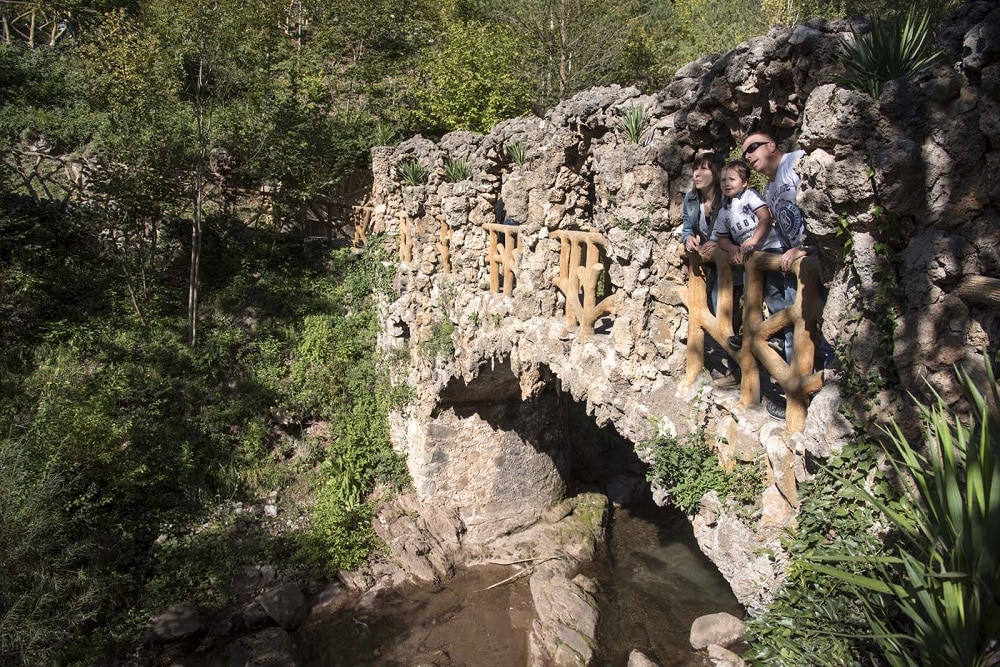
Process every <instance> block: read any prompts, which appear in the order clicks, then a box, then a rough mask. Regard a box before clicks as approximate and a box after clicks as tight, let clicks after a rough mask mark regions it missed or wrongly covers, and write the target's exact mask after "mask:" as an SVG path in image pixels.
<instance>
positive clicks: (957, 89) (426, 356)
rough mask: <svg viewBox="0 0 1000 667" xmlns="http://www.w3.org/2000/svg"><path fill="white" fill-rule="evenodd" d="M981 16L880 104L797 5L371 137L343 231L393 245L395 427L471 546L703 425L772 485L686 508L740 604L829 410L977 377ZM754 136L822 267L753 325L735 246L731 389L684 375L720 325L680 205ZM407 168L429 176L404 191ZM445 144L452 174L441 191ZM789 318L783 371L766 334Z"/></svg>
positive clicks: (991, 325) (997, 129)
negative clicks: (382, 142)
mask: <svg viewBox="0 0 1000 667" xmlns="http://www.w3.org/2000/svg"><path fill="white" fill-rule="evenodd" d="M996 4H997V3H996V2H982V3H978V4H973V5H971V6H970V7H971V9H968V11H967V12H966V13H964V14H962V15H959V16H956V17H955V18H954V19H953V20H952V22H951V23H950V24H948V25H947V26H946V27H945V29H944V31H943V37H942V47H943V48H944V49H945V51H946V54H947V55H946V57H945V61H946V62H947V65H942V66H940V67H939V68H938V69H937V70H934V71H933V72H932V73H931V74H929V75H927V76H925V77H924V78H923V79H922V80H920V81H918V82H915V83H912V82H903V81H898V82H891V83H890V84H889V85H887V86H886V89H885V92H884V93H883V95H882V96H881V97H880V98H879V99H878V100H873V99H871V98H870V97H868V96H867V95H865V94H863V93H859V92H855V91H850V90H847V89H844V88H841V87H838V86H837V85H835V84H834V83H832V81H833V77H834V76H835V74H837V72H838V71H839V69H838V68H839V65H838V64H837V62H836V59H835V53H836V49H837V40H838V38H839V37H841V36H843V35H844V34H845V31H846V28H847V25H846V24H844V23H826V22H822V21H814V22H810V23H809V24H806V25H801V26H797V27H795V28H788V29H774V30H772V31H771V32H770V33H769V34H768V35H767V36H765V37H760V38H757V39H755V40H752V41H750V42H748V43H745V44H743V45H741V46H740V47H738V48H737V49H736V50H735V51H733V52H731V53H729V54H726V55H724V56H722V57H714V56H712V57H707V58H705V59H702V60H700V61H697V62H695V63H692V64H690V65H688V66H686V67H684V68H682V69H681V70H680V71H678V73H677V75H676V78H675V79H674V81H673V82H672V83H671V84H670V85H669V86H668V87H667V88H665V89H664V90H662V91H660V92H658V93H656V94H650V95H643V94H641V93H640V92H639V91H638V90H636V89H633V88H625V89H623V88H619V87H615V86H612V87H608V88H601V89H594V90H590V91H586V92H584V93H581V94H579V95H577V96H576V97H574V98H572V99H570V100H568V101H566V102H563V103H562V104H560V105H559V106H558V107H556V108H555V109H553V110H551V111H550V112H549V113H548V114H547V115H546V116H545V117H544V118H519V119H513V120H509V121H505V122H503V123H501V124H500V125H498V126H497V127H496V128H494V130H493V131H492V132H490V134H488V135H485V136H481V135H473V134H471V133H464V132H455V133H451V134H448V135H446V136H445V137H443V138H442V139H441V140H440V141H438V142H433V141H430V140H427V139H423V138H421V137H419V136H418V137H415V138H413V139H410V140H408V141H405V142H403V143H402V144H400V145H399V146H397V147H392V148H389V147H385V148H376V149H373V152H372V163H373V164H372V168H373V174H374V185H373V190H372V198H371V202H370V208H368V209H364V210H361V211H359V216H360V219H361V220H362V222H363V224H361V225H360V227H361V229H360V230H359V234H358V237H359V238H361V237H365V236H366V235H367V234H369V233H371V232H381V233H383V234H384V237H383V238H384V243H385V244H386V245H387V246H388V249H389V252H390V253H391V254H392V257H393V259H395V260H397V261H396V282H395V287H396V293H397V295H398V298H397V299H396V300H395V301H393V302H392V303H387V304H385V310H384V313H383V324H384V328H383V336H382V340H381V345H382V347H383V348H384V349H385V350H386V351H387V357H394V358H402V359H405V360H408V363H404V364H403V368H402V369H400V370H399V372H398V375H399V377H400V378H405V381H407V382H409V383H410V384H411V385H412V386H413V387H414V388H416V390H417V394H418V399H417V400H416V401H415V402H414V403H413V404H411V405H410V406H408V407H407V408H406V409H405V410H404V411H403V412H402V413H400V414H397V415H394V417H393V437H394V441H395V442H396V444H397V446H398V447H399V448H400V449H401V450H402V451H405V452H406V454H407V457H408V465H409V469H410V472H411V474H412V476H413V479H414V483H415V487H416V495H417V497H418V498H419V500H420V501H421V503H422V505H423V506H424V507H433V508H436V509H438V510H442V509H443V510H446V511H447V512H450V513H451V515H452V516H453V518H455V520H456V521H457V525H459V526H460V533H461V537H460V540H461V541H462V543H463V544H464V545H466V546H475V545H483V544H487V543H489V542H490V541H491V540H495V539H496V538H498V537H500V536H504V535H508V534H510V533H513V532H516V531H518V530H520V529H522V528H524V527H525V526H529V525H531V524H532V523H534V522H536V521H537V520H538V519H539V517H540V516H542V515H543V513H544V512H545V511H546V510H547V509H548V508H550V507H551V506H553V505H554V504H556V503H557V502H558V501H559V500H560V499H562V498H563V497H565V496H566V495H567V493H568V492H570V491H572V490H573V488H572V487H574V486H579V485H581V484H583V485H590V487H588V488H592V487H594V486H596V487H599V488H600V489H601V490H602V491H603V492H605V493H607V495H609V496H610V497H612V499H616V498H617V499H620V500H621V501H622V502H625V501H627V499H628V497H629V495H630V494H634V493H638V492H643V491H642V489H641V486H642V483H641V474H642V472H641V470H642V463H641V461H640V459H643V458H644V457H647V455H648V453H647V452H644V451H643V449H642V446H641V443H643V442H644V441H646V440H648V439H649V438H650V437H652V436H653V435H655V434H657V433H658V432H660V433H683V432H688V431H691V430H694V429H696V428H699V427H702V426H704V427H707V428H708V430H709V432H710V433H711V434H712V435H713V438H714V441H715V445H716V448H717V450H718V454H719V458H720V461H721V463H722V464H723V465H730V464H731V463H732V462H733V461H755V462H758V463H759V464H760V465H761V467H762V469H763V470H764V471H765V476H766V490H765V491H764V495H763V498H762V503H761V511H760V512H758V513H757V514H756V515H754V517H753V518H746V517H741V516H739V515H738V514H737V513H735V512H729V511H727V510H726V509H725V503H724V502H721V501H719V502H716V501H713V502H710V503H705V504H704V506H703V509H702V512H701V514H699V515H698V516H696V517H695V518H694V525H695V531H696V535H697V537H698V539H699V542H700V544H701V546H702V549H703V550H704V551H705V552H706V553H707V554H708V555H709V556H710V557H711V558H712V559H713V560H714V561H715V562H716V564H717V565H718V566H719V567H720V570H721V571H722V572H723V574H724V575H726V577H727V578H728V579H729V580H730V582H731V583H732V585H733V588H734V592H736V594H737V596H738V597H739V598H740V599H741V600H742V601H743V602H745V603H748V604H756V603H759V602H760V601H762V600H765V599H767V597H768V594H769V591H770V590H771V589H772V588H773V586H774V585H776V581H777V579H778V578H779V577H778V576H777V574H778V573H779V571H780V568H781V565H780V562H775V561H774V560H773V559H771V558H768V557H766V556H762V555H760V554H761V553H762V549H761V547H768V548H776V547H777V538H778V536H779V534H780V531H781V530H782V529H783V528H784V527H787V526H789V525H792V524H793V523H794V517H795V509H796V507H797V504H798V495H797V482H798V481H801V480H803V479H806V478H807V477H808V476H809V474H810V469H809V466H810V465H811V461H812V460H813V459H815V458H823V457H825V456H828V455H829V453H830V451H831V449H832V448H835V447H837V446H839V444H840V443H842V442H844V440H845V439H846V438H849V437H852V436H853V427H852V426H851V424H850V423H849V422H848V420H847V419H845V418H844V417H843V416H842V415H841V414H840V409H841V407H842V406H847V407H848V409H849V410H850V411H852V412H853V413H854V414H855V415H856V416H857V418H858V420H859V421H860V422H861V423H862V424H867V425H869V426H875V425H878V424H880V423H885V421H886V420H887V419H889V418H892V417H897V418H902V419H903V420H904V421H907V422H912V423H916V422H915V421H912V420H910V419H909V417H910V416H912V415H913V408H912V405H911V404H910V402H909V401H908V399H907V398H906V396H907V392H911V393H913V394H915V395H917V396H927V395H928V383H929V384H930V386H931V387H933V388H934V389H935V390H937V391H938V392H940V393H941V394H942V396H944V398H945V400H947V401H948V402H950V403H954V404H955V405H958V406H960V405H961V402H962V397H961V395H960V394H959V393H958V392H957V390H956V385H955V384H954V381H953V367H954V366H955V365H956V364H957V365H959V366H960V367H962V368H963V369H965V370H966V371H967V372H969V373H970V374H971V375H972V376H973V377H974V378H978V377H983V369H984V361H985V360H988V359H992V358H994V357H995V356H996V355H997V353H998V340H1000V321H998V317H1000V315H998V312H997V309H996V305H997V295H998V294H1000V289H998V286H1000V280H998V276H1000V216H998V213H997V207H998V205H1000V188H998V186H997V183H1000V150H998V149H1000V99H998V95H1000V92H998V91H1000V85H997V81H1000V62H998V60H1000V49H998V48H997V47H998V45H997V44H996V43H995V42H993V41H990V40H995V39H996V37H995V35H997V34H1000V32H997V31H992V32H990V31H984V29H983V28H982V25H984V23H989V22H990V21H994V22H995V21H996V20H997V17H998V16H1000V14H998V12H997V9H996ZM980 5H982V6H981V7H980ZM991 12H992V14H991ZM991 17H992V18H991ZM990 25H992V24H990ZM977 31H978V32H977ZM977 35H978V37H977ZM990 35H992V36H990ZM990 82H992V83H990ZM634 106H639V107H642V108H643V109H644V110H645V111H646V113H647V115H648V118H649V120H648V125H647V128H646V132H645V134H644V136H643V137H642V140H641V141H640V142H639V143H633V142H631V141H629V139H628V138H626V136H625V133H624V132H623V130H622V124H621V117H622V115H623V113H624V112H625V111H626V110H628V109H629V108H631V107H634ZM750 129H763V130H770V131H772V132H775V133H776V134H777V135H778V137H779V139H780V140H781V141H782V142H783V143H785V144H787V145H786V148H790V147H791V146H792V145H793V144H794V145H796V146H797V147H800V148H803V149H805V150H806V156H805V157H804V158H802V160H801V161H800V162H799V173H800V175H801V176H802V178H803V186H802V190H801V192H800V198H799V200H800V204H801V206H802V208H803V210H804V212H805V214H806V217H807V229H808V232H809V235H810V237H811V242H812V243H813V244H815V245H818V247H819V248H820V257H819V258H818V259H807V260H802V262H801V263H800V264H799V265H797V267H796V271H797V273H798V275H799V278H800V281H802V282H801V283H800V284H801V285H802V286H803V287H804V289H802V290H800V294H804V300H803V301H801V302H800V303H799V304H798V306H797V308H796V309H790V311H789V312H788V313H786V314H785V315H784V317H785V319H783V320H780V321H775V322H769V321H768V320H763V321H761V319H760V308H759V298H760V297H759V295H756V296H755V289H753V285H754V284H755V283H754V282H753V281H754V280H759V271H758V268H760V267H764V266H765V264H766V262H767V259H766V258H758V259H757V260H755V263H754V264H753V265H752V266H751V271H750V272H749V273H750V275H751V283H750V287H751V288H750V289H748V295H749V296H748V299H747V302H748V303H747V309H748V319H747V326H748V336H749V338H750V340H749V341H748V343H747V344H746V345H745V346H744V350H742V351H741V352H740V354H738V355H737V356H738V362H739V363H740V365H741V366H742V367H743V369H744V370H745V371H746V372H744V373H743V378H744V380H743V386H742V387H741V388H738V389H728V390H726V389H719V388H716V387H714V386H713V385H712V383H710V382H707V381H706V378H707V374H705V373H700V372H699V371H700V369H701V367H702V363H701V355H702V351H703V350H702V341H703V340H704V332H708V333H709V335H710V337H711V338H713V339H715V340H716V341H719V340H720V339H723V340H724V337H725V335H727V334H728V333H730V332H731V324H730V322H731V319H729V318H727V315H728V309H730V308H731V307H732V299H731V297H728V296H724V297H723V299H722V300H723V304H720V317H719V318H718V320H716V319H715V318H712V317H711V316H710V315H709V314H708V313H707V311H706V309H705V303H704V290H703V287H702V286H701V283H699V278H698V276H699V269H698V264H699V262H698V261H697V260H693V261H691V262H690V263H689V258H686V257H685V256H684V255H683V254H682V249H681V247H680V244H679V227H680V222H681V210H680V207H681V201H682V196H683V193H684V192H685V191H686V190H688V189H690V187H691V185H690V174H691V162H692V157H693V155H694V153H695V151H696V150H699V149H714V150H717V151H719V152H721V153H723V154H729V153H730V152H731V151H732V150H733V149H734V148H735V147H736V146H738V145H739V142H740V139H741V137H742V136H743V135H744V133H745V132H747V131H748V130H750ZM411 160H416V161H418V162H419V163H420V164H421V165H423V166H424V167H425V168H426V169H427V170H428V172H429V174H430V175H429V179H428V180H427V182H425V183H418V184H406V183H405V182H404V180H403V179H402V177H401V175H400V173H399V171H398V170H397V166H398V165H399V164H400V163H401V162H403V161H411ZM448 160H465V161H466V162H467V163H468V164H469V165H470V167H471V172H472V174H471V177H470V178H468V179H466V180H462V181H460V182H454V183H453V182H448V181H447V180H446V171H445V169H444V165H445V163H446V161H448ZM498 199H502V201H503V205H504V208H505V210H506V214H507V217H508V222H512V223H513V224H499V223H500V222H503V221H500V220H498V219H497V216H496V213H495V211H496V208H497V207H496V204H497V201H498ZM886 211H888V212H890V213H889V214H887V213H886ZM757 264H760V267H758V266H757ZM722 273H723V274H725V273H726V272H725V271H722ZM754 275H757V276H758V277H757V278H754V277H753V276H754ZM820 282H822V283H823V284H824V285H825V288H824V292H826V298H825V299H823V298H822V296H821V294H820V288H819V284H820ZM757 291H759V290H757ZM723 293H724V295H725V289H724V290H723ZM699 294H700V297H699ZM755 309H756V314H757V315H756V318H757V320H756V321H753V320H752V318H751V317H749V315H752V313H753V311H754V310H755ZM789 318H790V319H789ZM787 324H792V325H794V326H795V327H796V332H797V347H798V349H797V351H796V361H795V362H794V363H793V365H792V367H789V366H787V365H785V364H784V363H783V362H782V361H781V360H780V358H779V357H778V355H777V354H775V353H773V352H772V351H770V350H768V349H767V346H766V344H765V341H766V338H767V335H768V333H769V332H772V331H773V330H774V329H775V328H776V327H779V326H784V325H787ZM820 326H821V327H822V331H823V333H824V334H825V336H826V338H827V339H828V340H830V341H831V342H832V343H834V344H835V345H836V346H837V347H838V349H839V350H840V352H841V358H842V359H845V360H846V363H845V367H844V368H842V369H840V372H839V376H838V377H835V378H834V379H833V381H832V382H827V383H826V384H823V383H822V381H821V379H820V378H819V377H818V376H817V375H815V374H813V373H812V368H811V358H812V350H811V345H812V341H814V340H815V336H816V333H817V330H818V328H819V327H820ZM715 347H717V348H720V350H721V346H719V345H716V346H715ZM393 351H396V352H393ZM720 354H722V353H721V351H720ZM758 363H761V364H763V365H764V366H765V368H767V370H768V371H769V375H771V376H773V377H775V378H776V379H777V381H778V382H779V383H780V384H781V385H782V386H783V387H784V389H785V391H786V392H787V394H788V396H789V399H790V413H789V423H788V428H787V429H786V425H785V424H783V423H778V422H774V421H769V420H767V419H766V418H765V416H764V414H763V411H762V410H761V409H760V407H759V397H760V391H761V390H760V387H758V386H755V379H756V377H757V374H756V373H755V372H752V371H753V370H754V369H755V368H756V365H757V364H758ZM888 377H891V378H893V380H892V381H891V382H890V381H887V380H885V378H888ZM844 378H847V379H853V382H854V384H851V385H850V391H843V389H844V387H846V386H847V385H845V384H844V383H845V382H847V379H844ZM858 378H862V379H863V380H865V382H867V385H863V386H862V388H863V389H864V388H865V387H867V389H866V390H865V391H863V392H862V391H859V386H858V384H857V379H858ZM820 387H822V388H821V389H820ZM817 390H818V393H816V394H815V396H813V397H812V398H811V402H810V399H809V398H808V397H809V396H810V395H812V394H813V393H815V392H816V391H817ZM807 403H808V405H809V407H808V411H806V409H805V406H806V404H807ZM621 442H626V443H631V444H632V446H633V447H627V446H626V448H627V449H629V452H627V453H624V454H623V453H622V452H621V451H620V449H621V444H620V443H621ZM616 443H617V444H616ZM616 447H617V449H616ZM633 449H634V451H633ZM637 480H638V481H637Z"/></svg>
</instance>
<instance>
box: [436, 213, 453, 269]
mask: <svg viewBox="0 0 1000 667" xmlns="http://www.w3.org/2000/svg"><path fill="white" fill-rule="evenodd" d="M434 217H435V218H436V219H437V221H438V222H440V223H441V240H440V241H439V242H438V244H437V249H438V252H439V253H441V266H442V267H443V268H444V272H445V273H446V274H448V275H450V274H452V273H454V272H455V271H454V269H453V268H452V266H451V237H452V234H453V232H452V229H451V227H449V226H448V219H447V218H445V217H444V216H443V215H441V214H438V215H436V216H434Z"/></svg>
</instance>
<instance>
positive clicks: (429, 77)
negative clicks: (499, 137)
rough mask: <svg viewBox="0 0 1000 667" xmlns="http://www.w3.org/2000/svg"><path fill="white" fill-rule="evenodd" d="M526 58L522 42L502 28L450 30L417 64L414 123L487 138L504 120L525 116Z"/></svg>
mask: <svg viewBox="0 0 1000 667" xmlns="http://www.w3.org/2000/svg"><path fill="white" fill-rule="evenodd" d="M530 53H531V52H530V49H529V48H528V47H527V46H526V45H525V43H524V42H523V40H522V39H521V36H520V35H519V34H518V33H517V32H516V31H514V30H509V29H507V28H506V27H504V26H499V25H486V24H482V23H478V22H456V23H453V24H450V25H449V26H448V27H447V29H446V31H445V33H444V34H443V35H442V38H441V42H440V44H439V45H438V46H437V47H436V48H435V49H434V50H432V51H430V52H429V53H427V54H425V56H424V58H423V59H422V61H421V68H420V73H419V81H420V83H419V84H417V86H416V87H415V89H414V91H413V95H414V98H415V103H416V104H415V109H414V116H415V121H416V122H417V123H418V124H420V125H425V126H427V127H430V128H431V129H435V130H442V131H446V130H472V131H474V132H488V131H489V129H490V128H492V127H493V126H494V125H496V124H497V123H499V122H500V121H501V120H504V119H505V118H511V117H515V116H520V115H523V114H525V113H527V112H528V111H530V109H531V102H532V90H531V87H530V84H529V82H528V80H527V79H526V76H525V70H524V62H525V58H530Z"/></svg>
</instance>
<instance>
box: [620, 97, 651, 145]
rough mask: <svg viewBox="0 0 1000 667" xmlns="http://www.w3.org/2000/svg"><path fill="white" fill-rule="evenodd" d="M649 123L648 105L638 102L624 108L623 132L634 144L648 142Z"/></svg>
mask: <svg viewBox="0 0 1000 667" xmlns="http://www.w3.org/2000/svg"><path fill="white" fill-rule="evenodd" d="M648 124H649V112H648V111H646V107H644V106H640V105H638V104H633V105H631V106H627V107H625V108H624V109H623V110H622V132H624V133H625V137H626V138H627V139H628V140H629V141H631V142H632V143H633V144H646V143H647V137H646V126H647V125H648Z"/></svg>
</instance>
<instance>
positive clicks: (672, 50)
mask: <svg viewBox="0 0 1000 667" xmlns="http://www.w3.org/2000/svg"><path fill="white" fill-rule="evenodd" d="M761 9H762V3H761V2H757V1H756V0H676V1H675V2H663V3H659V2H658V3H654V4H653V5H652V7H651V10H650V12H649V13H648V14H647V15H646V18H645V21H644V30H643V33H642V36H643V41H644V42H645V43H646V44H648V47H647V48H649V49H650V51H651V52H652V64H651V66H650V70H651V72H650V75H649V76H650V79H651V83H652V85H653V86H663V85H666V84H667V83H668V82H669V81H670V80H671V79H672V78H673V76H674V73H675V72H676V71H677V70H678V69H679V68H681V67H683V66H684V65H686V64H687V63H689V62H691V61H694V60H697V59H699V58H701V57H703V56H705V55H708V54H710V53H716V54H723V53H726V52H727V51H729V50H731V49H732V48H734V47H735V46H736V45H737V44H739V43H740V42H743V41H746V40H748V39H750V38H751V37H753V36H755V35H763V34H765V33H766V32H767V30H768V28H769V27H770V23H769V21H768V16H767V15H766V14H765V12H763V11H761Z"/></svg>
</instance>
